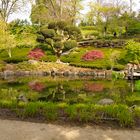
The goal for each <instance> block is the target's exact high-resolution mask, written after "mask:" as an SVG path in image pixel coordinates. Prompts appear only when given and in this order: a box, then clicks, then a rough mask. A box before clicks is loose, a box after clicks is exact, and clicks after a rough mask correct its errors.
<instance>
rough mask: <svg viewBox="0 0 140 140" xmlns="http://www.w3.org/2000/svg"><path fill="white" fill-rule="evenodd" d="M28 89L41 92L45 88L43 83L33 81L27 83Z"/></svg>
mask: <svg viewBox="0 0 140 140" xmlns="http://www.w3.org/2000/svg"><path fill="white" fill-rule="evenodd" d="M29 87H30V88H31V89H32V90H34V91H37V92H41V91H43V90H44V89H45V86H44V84H43V83H40V82H37V81H33V82H30V83H29Z"/></svg>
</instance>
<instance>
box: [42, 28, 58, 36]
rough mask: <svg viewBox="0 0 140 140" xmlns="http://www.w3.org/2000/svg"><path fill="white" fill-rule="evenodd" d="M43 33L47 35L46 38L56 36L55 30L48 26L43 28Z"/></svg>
mask: <svg viewBox="0 0 140 140" xmlns="http://www.w3.org/2000/svg"><path fill="white" fill-rule="evenodd" d="M41 34H42V35H43V36H44V37H45V38H53V37H55V34H56V33H55V30H54V29H47V28H42V29H41Z"/></svg>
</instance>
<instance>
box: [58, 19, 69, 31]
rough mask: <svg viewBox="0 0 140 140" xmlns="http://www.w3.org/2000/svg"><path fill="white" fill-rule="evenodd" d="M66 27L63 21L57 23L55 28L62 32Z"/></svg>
mask: <svg viewBox="0 0 140 140" xmlns="http://www.w3.org/2000/svg"><path fill="white" fill-rule="evenodd" d="M66 26H67V23H66V22H65V21H58V22H57V28H58V29H61V30H64V28H65V27H66Z"/></svg>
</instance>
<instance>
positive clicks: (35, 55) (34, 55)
mask: <svg viewBox="0 0 140 140" xmlns="http://www.w3.org/2000/svg"><path fill="white" fill-rule="evenodd" d="M44 56H45V53H44V52H43V51H42V50H41V49H39V48H36V49H33V50H31V51H30V52H29V54H28V58H29V59H35V60H40V59H41V58H42V57H44Z"/></svg>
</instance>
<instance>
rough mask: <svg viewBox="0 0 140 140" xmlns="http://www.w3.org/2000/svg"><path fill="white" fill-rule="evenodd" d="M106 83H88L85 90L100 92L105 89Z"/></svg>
mask: <svg viewBox="0 0 140 140" xmlns="http://www.w3.org/2000/svg"><path fill="white" fill-rule="evenodd" d="M103 89H104V85H103V84H100V83H86V84H85V90H86V91H92V92H100V91H103Z"/></svg>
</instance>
